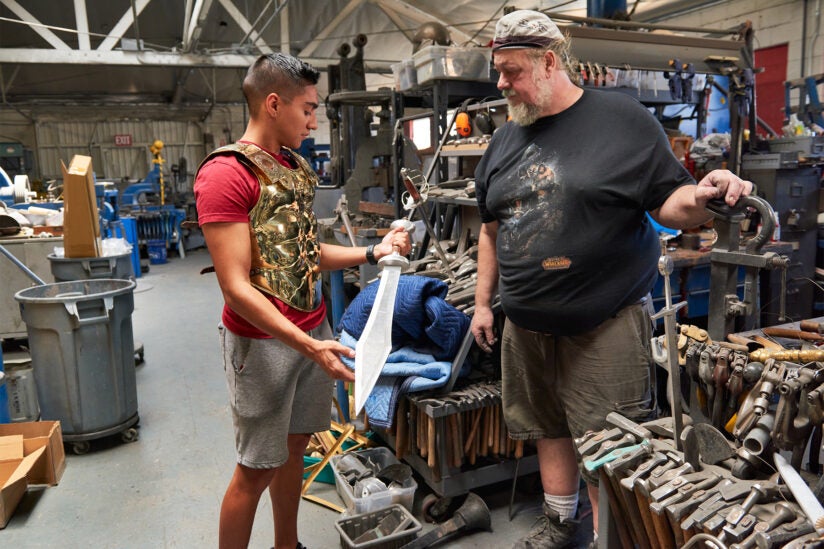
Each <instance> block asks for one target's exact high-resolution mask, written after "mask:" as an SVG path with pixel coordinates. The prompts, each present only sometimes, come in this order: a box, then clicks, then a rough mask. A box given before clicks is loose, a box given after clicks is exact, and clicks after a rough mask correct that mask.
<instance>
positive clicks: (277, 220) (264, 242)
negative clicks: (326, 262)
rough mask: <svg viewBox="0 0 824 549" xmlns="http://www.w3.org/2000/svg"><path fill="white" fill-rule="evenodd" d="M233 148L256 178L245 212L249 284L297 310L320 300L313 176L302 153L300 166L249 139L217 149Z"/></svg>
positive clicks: (318, 254)
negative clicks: (255, 192) (255, 193)
mask: <svg viewBox="0 0 824 549" xmlns="http://www.w3.org/2000/svg"><path fill="white" fill-rule="evenodd" d="M226 152H233V153H235V154H237V155H238V158H239V160H240V162H241V163H243V164H244V165H245V166H246V167H247V168H249V169H250V170H251V171H252V173H253V174H255V176H256V177H257V179H258V181H259V182H260V198H259V199H258V202H257V204H255V206H254V207H253V208H252V210H251V211H250V212H249V230H250V236H251V243H252V266H251V270H250V272H249V278H250V280H251V283H252V285H253V286H254V287H255V288H257V289H259V290H260V291H262V292H264V293H267V294H270V295H272V296H274V297H276V298H278V299H280V300H281V301H283V302H284V303H286V304H287V305H290V306H291V307H294V308H295V309H298V310H301V311H313V310H315V309H316V308H317V306H318V305H319V304H320V299H321V297H322V296H321V291H320V284H319V283H318V282H319V281H320V266H319V263H320V244H319V243H318V236H317V220H316V219H315V214H314V212H313V211H312V203H313V201H314V198H315V182H316V181H317V175H315V172H314V171H312V168H311V167H310V166H309V163H308V162H306V160H304V159H303V158H302V157H301V156H300V155H297V154H293V155H292V157H293V158H294V159H295V160H296V161H297V163H298V167H297V168H296V169H294V170H292V169H289V168H287V167H285V166H283V165H282V164H281V163H280V162H278V161H277V160H276V159H274V158H273V157H272V156H271V155H270V154H268V153H267V152H266V151H263V150H261V149H260V148H259V147H257V146H255V145H252V144H249V143H234V144H232V145H228V146H226V147H221V148H219V149H217V150H216V151H214V152H213V153H212V154H211V155H209V156H212V155H214V154H221V153H226Z"/></svg>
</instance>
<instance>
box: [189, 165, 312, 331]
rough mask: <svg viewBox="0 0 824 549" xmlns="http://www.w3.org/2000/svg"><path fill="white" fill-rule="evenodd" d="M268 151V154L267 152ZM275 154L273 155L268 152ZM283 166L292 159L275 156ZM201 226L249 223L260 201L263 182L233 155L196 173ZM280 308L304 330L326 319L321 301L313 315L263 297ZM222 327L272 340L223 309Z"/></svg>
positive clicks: (195, 188) (225, 308)
mask: <svg viewBox="0 0 824 549" xmlns="http://www.w3.org/2000/svg"><path fill="white" fill-rule="evenodd" d="M267 152H268V151H267ZM269 154H272V153H269ZM272 156H273V157H274V158H275V159H277V160H278V162H280V163H281V164H282V165H284V166H286V167H287V168H294V165H293V164H292V161H291V159H290V158H288V157H286V156H284V155H282V154H272ZM194 192H195V200H196V202H197V217H198V223H199V224H201V225H204V224H206V223H218V222H224V223H249V212H250V211H251V210H252V208H253V207H254V206H255V204H257V202H258V199H259V198H260V183H258V180H257V178H256V177H255V176H254V175H252V173H251V172H250V171H249V170H247V169H246V168H245V167H244V166H243V165H242V164H241V163H240V162H239V161H238V159H237V157H236V156H235V155H233V154H224V155H220V156H216V157H215V158H212V159H211V160H209V161H208V162H207V163H206V164H204V165H203V167H202V168H200V170H199V171H198V173H197V178H196V180H195V185H194ZM263 295H264V296H265V297H266V298H267V299H268V300H269V301H270V302H271V303H272V304H273V305H274V306H275V307H277V309H278V310H279V311H280V312H281V313H282V314H283V316H285V317H286V318H288V319H289V320H290V321H291V322H292V323H294V324H295V325H296V326H297V327H298V328H300V329H301V330H303V331H305V332H308V331H309V330H312V329H314V328H317V327H318V326H319V325H320V323H321V322H323V320H324V318H325V317H326V304H325V303H324V302H323V300H321V302H320V305H319V306H318V308H317V309H315V310H314V311H311V312H305V311H299V310H298V309H295V308H293V307H290V306H289V305H287V304H286V303H284V302H283V301H281V300H279V299H278V298H276V297H272V296H270V295H269V294H263ZM222 320H223V325H224V326H226V328H228V329H229V330H230V331H231V332H232V333H234V334H237V335H239V336H243V337H251V338H255V339H264V338H269V337H271V336H270V335H268V334H266V333H265V332H262V331H261V330H259V329H258V328H256V327H255V326H254V325H252V324H251V323H250V322H248V321H247V320H246V319H245V318H243V317H242V316H240V315H239V314H238V313H236V312H235V311H233V310H232V309H231V308H229V306H228V305H224V306H223V316H222Z"/></svg>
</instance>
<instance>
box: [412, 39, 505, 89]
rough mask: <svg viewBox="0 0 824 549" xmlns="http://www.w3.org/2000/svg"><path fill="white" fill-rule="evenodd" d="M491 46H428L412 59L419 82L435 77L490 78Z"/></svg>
mask: <svg viewBox="0 0 824 549" xmlns="http://www.w3.org/2000/svg"><path fill="white" fill-rule="evenodd" d="M490 56H491V50H490V49H489V48H455V47H450V46H428V47H426V48H421V50H420V51H418V52H416V53H415V54H414V55H413V56H412V59H413V60H414V63H415V73H416V76H417V79H418V84H423V83H424V82H427V81H429V80H432V79H435V78H460V79H464V80H484V81H486V80H489V59H490Z"/></svg>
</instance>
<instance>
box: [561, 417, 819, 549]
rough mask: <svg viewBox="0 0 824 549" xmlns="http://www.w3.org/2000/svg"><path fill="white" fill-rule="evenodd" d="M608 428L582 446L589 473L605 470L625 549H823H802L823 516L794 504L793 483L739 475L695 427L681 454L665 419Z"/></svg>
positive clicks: (619, 422)
mask: <svg viewBox="0 0 824 549" xmlns="http://www.w3.org/2000/svg"><path fill="white" fill-rule="evenodd" d="M666 419H669V418H666ZM607 422H608V423H610V425H613V427H611V428H608V429H605V430H603V431H599V432H592V433H588V434H587V435H586V436H584V437H582V438H581V439H577V440H576V441H575V442H576V445H577V447H578V450H579V452H580V453H581V455H582V457H583V459H584V465H585V467H587V468H588V469H589V470H592V471H595V470H597V471H599V475H600V478H601V482H602V484H603V486H604V488H605V489H606V492H607V495H608V500H609V511H610V513H611V514H612V516H613V517H614V519H615V527H616V533H617V535H618V537H619V538H620V544H621V546H622V547H633V546H637V547H641V548H674V547H686V546H695V545H697V544H698V543H699V542H701V541H705V542H707V545H704V546H709V547H731V548H732V547H736V548H751V547H756V546H757V547H760V548H777V547H802V546H803V547H813V546H815V547H818V546H819V545H801V544H802V543H808V542H810V541H812V540H818V538H819V534H818V533H817V532H816V529H815V527H814V525H813V522H815V521H816V517H814V518H813V519H812V520H811V518H810V517H808V515H807V514H806V512H805V510H804V509H803V508H802V506H800V505H798V504H797V503H795V502H793V501H792V500H793V497H794V492H793V491H791V490H790V488H789V486H788V484H787V483H786V482H787V481H786V480H785V483H779V482H778V480H777V479H776V480H770V479H768V478H765V479H763V480H752V479H740V478H737V477H735V476H734V475H733V473H732V471H731V469H730V467H729V464H730V458H731V457H732V456H733V455H734V454H733V450H732V445H731V444H730V445H729V446H728V447H727V448H726V451H725V450H724V449H723V448H722V447H720V446H718V445H716V444H713V443H712V437H706V435H701V434H699V433H697V432H696V427H698V426H692V425H689V426H687V427H686V428H685V429H684V431H683V434H682V437H681V438H682V443H683V444H682V445H683V446H684V448H685V450H684V451H683V452H681V451H678V450H677V449H676V444H675V441H674V440H672V439H671V438H667V436H666V433H667V428H666V427H665V422H662V421H661V420H656V421H655V422H649V423H642V424H636V423H634V422H632V421H630V420H628V419H627V418H624V417H623V416H620V415H619V414H615V413H612V414H610V415H609V416H607ZM656 434H658V435H661V436H660V437H654V435H656ZM778 458H780V456H778ZM807 490H808V491H809V488H808V487H807ZM809 493H810V494H812V493H813V492H811V491H810V492H809ZM796 498H797V496H796ZM817 518H820V516H819V517H817ZM693 538H696V539H695V540H693ZM691 540H692V541H691ZM819 543H821V542H819ZM699 546H700V545H699Z"/></svg>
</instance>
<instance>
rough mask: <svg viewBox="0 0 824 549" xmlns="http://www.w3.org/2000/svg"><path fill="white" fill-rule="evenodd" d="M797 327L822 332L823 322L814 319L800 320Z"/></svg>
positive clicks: (823, 330) (823, 332) (823, 329)
mask: <svg viewBox="0 0 824 549" xmlns="http://www.w3.org/2000/svg"><path fill="white" fill-rule="evenodd" d="M798 327H799V328H801V330H802V331H804V332H814V333H817V334H824V322H816V321H815V320H802V321H801V322H799V323H798Z"/></svg>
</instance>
